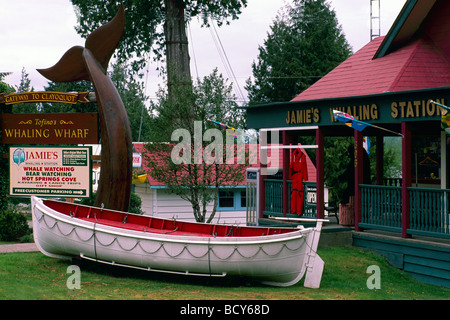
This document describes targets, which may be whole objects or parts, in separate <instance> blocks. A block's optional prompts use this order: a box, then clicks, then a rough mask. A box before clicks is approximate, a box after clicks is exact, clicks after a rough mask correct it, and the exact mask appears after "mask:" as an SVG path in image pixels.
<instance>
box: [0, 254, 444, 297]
mask: <svg viewBox="0 0 450 320" xmlns="http://www.w3.org/2000/svg"><path fill="white" fill-rule="evenodd" d="M319 254H320V256H321V257H322V259H323V260H324V261H325V270H324V274H323V277H322V283H321V288H320V289H309V288H305V287H304V286H303V282H300V283H298V284H297V285H295V286H292V287H287V288H275V287H268V286H263V285H260V284H258V283H255V282H252V280H251V279H239V278H225V279H223V278H222V279H210V278H206V277H188V276H178V275H177V276H175V275H169V274H159V273H152V272H145V271H139V270H134V269H126V268H119V267H113V266H108V265H103V264H100V263H94V262H88V261H83V262H82V264H81V266H80V268H81V288H80V289H72V290H70V289H68V288H67V286H66V281H67V279H68V278H69V277H70V276H71V273H67V267H68V266H70V265H71V261H68V260H59V259H53V258H49V257H46V256H44V255H43V254H41V253H39V252H33V253H4V254H0V299H2V300H5V299H20V300H28V299H32V300H35V299H55V300H68V299H69V300H87V299H89V300H104V299H127V300H131V299H132V300H134V299H158V300H179V299H183V300H199V299H201V300H206V299H227V300H234V299H239V300H249V299H258V300H273V299H280V300H297V299H306V300H307V299H314V300H329V299H331V300H337V299H339V300H340V299H345V300H394V299H395V300H397V299H401V300H412V299H426V300H428V299H433V300H437V299H449V298H450V289H446V288H442V287H436V286H431V285H426V284H423V283H420V282H418V281H416V280H414V278H412V277H411V276H409V275H408V274H406V273H404V272H402V271H401V270H398V269H396V268H393V267H391V266H389V265H388V263H387V262H386V260H385V259H384V258H383V257H381V256H379V255H376V254H374V253H371V252H367V251H363V250H359V249H356V248H341V247H336V248H329V249H321V250H319ZM370 265H377V266H379V267H380V271H381V289H379V290H370V289H368V288H367V285H366V282H367V279H368V277H369V276H370V274H368V273H366V271H367V268H368V267H369V266H370Z"/></svg>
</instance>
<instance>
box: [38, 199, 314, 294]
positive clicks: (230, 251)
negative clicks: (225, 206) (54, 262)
mask: <svg viewBox="0 0 450 320" xmlns="http://www.w3.org/2000/svg"><path fill="white" fill-rule="evenodd" d="M32 211H33V232H34V239H35V242H36V244H37V246H38V248H39V249H40V251H41V252H42V253H44V254H46V255H48V256H51V257H55V258H72V257H78V256H80V257H82V258H85V259H90V260H95V261H99V262H104V263H109V264H114V265H121V266H127V267H132V268H138V269H144V270H149V271H162V272H169V273H182V274H188V275H205V276H225V275H238V276H248V277H253V278H255V279H258V280H260V281H262V282H265V283H267V284H271V285H275V286H289V285H293V284H295V283H297V282H298V281H299V280H300V279H301V278H302V277H303V276H304V274H305V271H306V270H307V266H308V265H310V264H311V262H312V261H311V257H314V256H317V255H316V254H315V249H314V246H316V247H317V245H316V244H315V242H317V241H318V234H320V230H317V229H316V228H299V229H298V230H294V231H292V232H288V233H282V234H274V235H266V236H251V237H237V236H228V237H212V236H195V235H192V236H189V235H172V234H170V233H164V234H159V233H152V232H145V231H138V230H125V229H121V228H118V227H116V226H109V225H103V224H100V223H96V222H91V221H84V220H82V219H78V218H76V217H73V216H71V215H67V214H64V213H61V212H58V211H56V210H53V209H51V208H49V207H47V206H46V205H45V204H44V203H43V201H42V199H39V198H36V197H33V198H32ZM319 281H320V280H319Z"/></svg>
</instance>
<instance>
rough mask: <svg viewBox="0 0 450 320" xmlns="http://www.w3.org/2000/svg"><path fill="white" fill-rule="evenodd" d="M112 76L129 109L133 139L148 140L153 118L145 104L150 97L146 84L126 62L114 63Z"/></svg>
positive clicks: (126, 107)
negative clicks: (134, 73)
mask: <svg viewBox="0 0 450 320" xmlns="http://www.w3.org/2000/svg"><path fill="white" fill-rule="evenodd" d="M110 76H111V80H112V82H113V83H114V85H115V87H116V89H117V91H118V92H119V94H120V97H121V98H122V101H123V104H124V106H125V109H126V110H127V115H128V120H129V121H130V128H131V134H132V137H133V141H148V139H149V132H150V127H151V125H152V122H153V119H152V118H151V116H150V114H149V112H148V109H147V107H146V106H145V102H146V101H147V99H148V97H146V96H145V93H144V84H143V83H142V82H140V81H139V80H137V79H136V78H135V77H134V75H133V72H132V71H131V69H130V67H129V65H128V64H127V63H125V62H122V63H121V62H116V63H115V64H113V66H112V72H111V73H110Z"/></svg>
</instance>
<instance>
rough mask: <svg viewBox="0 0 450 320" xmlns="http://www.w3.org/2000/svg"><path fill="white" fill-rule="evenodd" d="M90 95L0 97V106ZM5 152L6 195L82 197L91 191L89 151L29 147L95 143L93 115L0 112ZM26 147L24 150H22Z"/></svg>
mask: <svg viewBox="0 0 450 320" xmlns="http://www.w3.org/2000/svg"><path fill="white" fill-rule="evenodd" d="M88 96H89V92H79V93H77V92H69V93H66V92H22V93H13V94H7V95H5V94H3V93H0V105H1V104H4V105H11V104H16V103H33V102H59V103H70V104H76V103H80V102H81V103H85V102H90V99H89V98H88ZM0 128H1V143H2V144H10V145H14V146H11V147H10V148H9V168H10V195H11V196H19V197H26V196H49V197H64V198H74V197H79V198H85V197H90V196H91V193H92V174H91V171H92V167H91V154H92V150H91V147H75V146H73V147H71V146H64V147H62V146H51V147H50V146H31V145H76V144H96V143H98V114H97V113H31V114H9V113H3V114H0ZM24 145H26V146H24Z"/></svg>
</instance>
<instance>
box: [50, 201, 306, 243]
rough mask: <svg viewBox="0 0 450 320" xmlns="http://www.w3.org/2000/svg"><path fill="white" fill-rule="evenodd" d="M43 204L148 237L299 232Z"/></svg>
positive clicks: (239, 235) (51, 203)
mask: <svg viewBox="0 0 450 320" xmlns="http://www.w3.org/2000/svg"><path fill="white" fill-rule="evenodd" d="M43 202H44V204H45V205H46V206H48V207H49V208H51V209H53V210H55V211H58V212H60V213H63V214H66V215H68V216H71V217H75V218H79V219H81V220H85V221H91V222H96V223H99V224H102V225H108V226H112V227H117V228H121V229H129V230H136V231H142V232H149V233H160V234H172V235H184V236H199V237H255V236H265V235H273V234H281V233H288V232H293V231H297V230H298V229H296V228H265V227H246V226H235V225H221V224H206V223H194V222H186V221H177V220H170V219H162V218H155V217H150V216H143V215H137V214H132V213H126V212H119V211H112V210H108V209H101V208H96V207H88V206H82V205H77V204H73V203H69V202H58V201H53V200H43Z"/></svg>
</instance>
